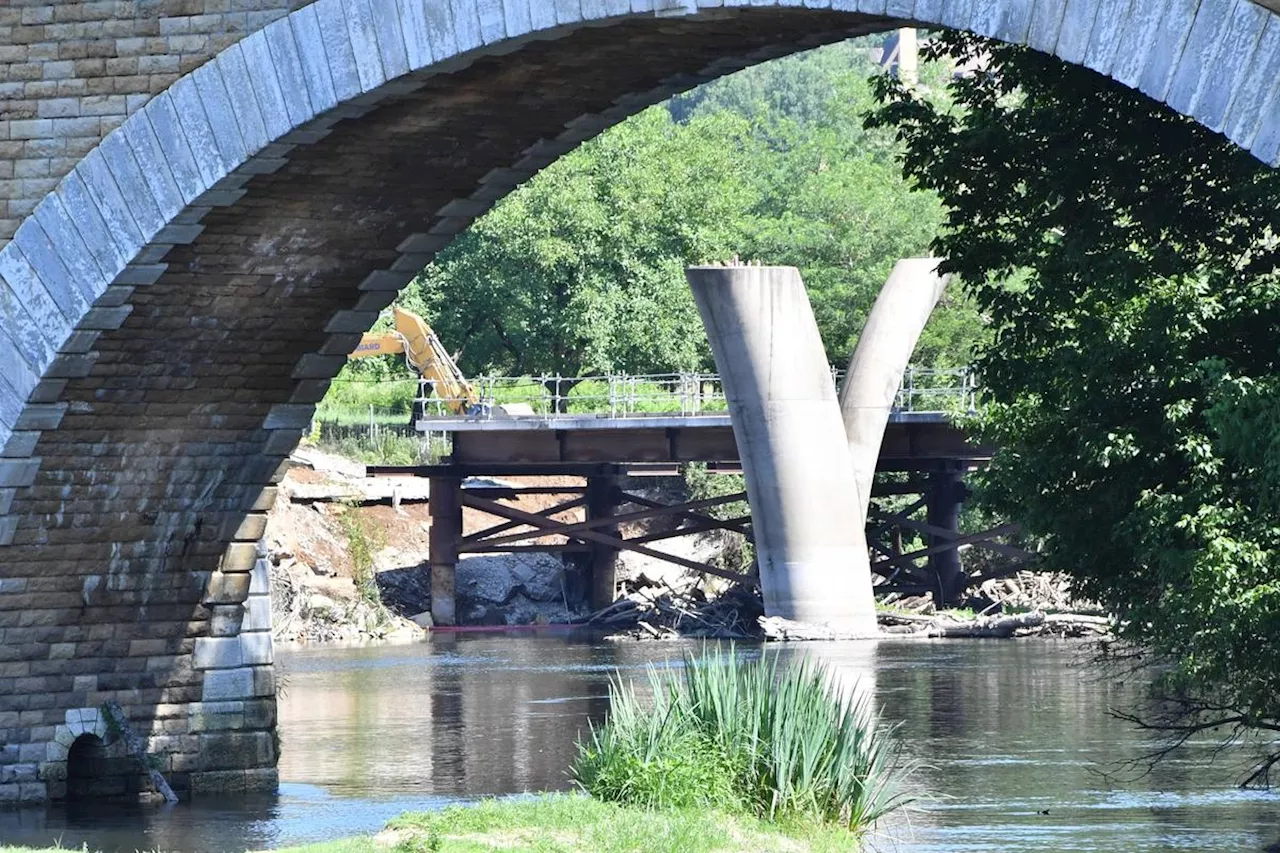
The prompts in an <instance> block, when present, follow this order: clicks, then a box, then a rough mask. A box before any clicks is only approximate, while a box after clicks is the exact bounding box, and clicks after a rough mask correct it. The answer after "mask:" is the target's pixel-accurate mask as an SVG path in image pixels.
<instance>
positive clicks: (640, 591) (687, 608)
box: [582, 575, 763, 640]
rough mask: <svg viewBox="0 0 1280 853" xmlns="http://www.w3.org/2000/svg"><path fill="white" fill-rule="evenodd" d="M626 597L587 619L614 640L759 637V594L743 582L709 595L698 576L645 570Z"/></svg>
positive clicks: (626, 590) (587, 623) (628, 588)
mask: <svg viewBox="0 0 1280 853" xmlns="http://www.w3.org/2000/svg"><path fill="white" fill-rule="evenodd" d="M623 590H624V591H623V596H622V597H621V598H619V599H618V600H617V601H615V602H614V603H613V604H610V605H609V606H608V607H604V608H602V609H600V610H597V611H596V612H595V613H592V614H591V615H590V616H588V617H587V618H586V619H585V620H584V621H583V623H582V624H584V625H585V626H587V627H591V628H595V629H599V630H605V631H608V632H609V636H610V637H611V638H615V639H640V640H660V639H673V638H675V637H702V638H707V639H724V640H747V639H758V638H759V637H760V630H759V628H758V627H756V625H755V619H756V617H757V616H759V615H760V614H761V612H762V610H763V608H762V606H761V604H760V598H759V596H758V595H757V594H755V593H754V592H752V591H750V590H747V589H744V588H743V587H742V586H740V585H739V586H734V587H730V588H729V589H727V590H725V591H724V592H722V593H721V594H720V595H718V596H715V597H714V598H712V597H709V596H708V595H707V593H706V592H705V591H704V589H703V588H702V586H701V585H700V583H699V579H698V578H689V579H685V580H683V581H680V580H652V579H650V578H648V577H647V576H645V575H640V576H639V577H638V578H636V579H635V580H633V581H628V582H627V583H626V584H625V585H624V587H623Z"/></svg>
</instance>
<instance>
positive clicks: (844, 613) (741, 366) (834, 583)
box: [685, 266, 879, 637]
mask: <svg viewBox="0 0 1280 853" xmlns="http://www.w3.org/2000/svg"><path fill="white" fill-rule="evenodd" d="M685 274H686V276H687V277H688V279H689V285H690V286H691V287H692V288H693V298H694V301H695V302H697V304H698V312H699V313H700V314H701V315H702V321H703V323H704V324H705V326H706V329H707V338H708V340H709V341H710V342H711V351H712V353H713V354H714V355H715V360H716V367H717V368H718V369H719V371H720V377H721V382H722V383H723V384H724V392H725V397H726V398H727V399H728V402H729V414H730V416H731V418H732V420H733V433H734V437H735V438H736V439H737V443H738V453H739V457H740V458H741V460H742V470H743V474H744V475H745V478H746V481H747V494H748V496H749V501H750V504H751V518H752V532H753V533H754V539H755V546H756V562H757V564H758V565H759V570H760V591H761V593H762V594H763V596H764V609H765V613H766V615H769V616H781V617H783V618H784V619H791V620H794V621H797V622H805V623H812V624H825V625H828V626H830V627H831V628H833V629H835V630H837V631H839V632H840V633H842V634H851V635H857V636H867V637H873V636H876V635H877V634H878V633H879V632H878V629H877V627H876V613H875V599H874V597H873V596H872V592H871V570H870V564H869V562H868V558H867V543H866V540H865V538H864V535H863V530H862V527H861V525H858V524H856V523H851V519H856V518H857V517H858V496H857V492H856V490H855V489H854V480H853V466H852V464H851V463H850V461H849V444H848V440H847V439H846V438H845V433H844V424H843V423H842V422H841V420H840V409H839V406H838V404H837V402H836V389H835V382H834V380H833V379H832V376H831V371H830V369H828V367H827V357H826V353H825V351H824V350H823V348H822V339H821V337H819V335H818V324H817V323H816V322H815V321H814V319H813V310H812V308H810V306H809V295H808V294H807V293H806V292H805V289H804V283H803V282H802V281H801V280H800V272H799V271H798V270H797V269H795V268H794V267H757V266H729V267H693V268H690V269H689V270H687V271H686V273H685Z"/></svg>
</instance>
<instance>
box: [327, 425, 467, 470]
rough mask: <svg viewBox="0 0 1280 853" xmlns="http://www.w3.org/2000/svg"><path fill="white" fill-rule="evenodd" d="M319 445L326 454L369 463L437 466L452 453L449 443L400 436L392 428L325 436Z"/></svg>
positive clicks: (413, 436)
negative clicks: (444, 457) (441, 459)
mask: <svg viewBox="0 0 1280 853" xmlns="http://www.w3.org/2000/svg"><path fill="white" fill-rule="evenodd" d="M316 446H317V447H319V448H320V449H321V450H323V451H324V452H325V453H331V454H333V455H334V456H341V457H343V458H345V459H354V460H355V461H357V462H363V463H364V464H366V465H434V464H436V463H437V462H439V461H440V457H442V456H444V455H446V454H447V453H448V452H449V448H448V446H447V444H446V443H444V442H441V441H439V440H431V441H428V440H425V439H423V437H422V436H421V435H401V434H399V433H397V432H393V431H391V430H379V431H375V432H355V431H351V432H349V433H347V434H344V435H341V436H340V437H337V438H330V437H327V436H324V437H322V438H321V439H320V440H319V441H317V442H316Z"/></svg>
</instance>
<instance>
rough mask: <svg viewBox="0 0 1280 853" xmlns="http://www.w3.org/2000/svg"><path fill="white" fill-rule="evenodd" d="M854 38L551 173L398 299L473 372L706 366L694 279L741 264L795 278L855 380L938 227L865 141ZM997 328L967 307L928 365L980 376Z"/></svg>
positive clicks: (940, 331) (931, 338)
mask: <svg viewBox="0 0 1280 853" xmlns="http://www.w3.org/2000/svg"><path fill="white" fill-rule="evenodd" d="M874 68H875V66H874V64H873V63H871V62H870V61H869V60H868V59H867V57H866V46H865V44H860V43H856V42H855V43H847V44H839V45H832V46H830V47H827V48H824V49H821V50H816V51H812V52H810V53H807V54H804V55H801V56H796V57H791V58H787V59H783V60H778V61H775V62H770V63H766V64H765V65H762V66H759V67H756V68H751V69H747V70H745V71H743V72H740V73H738V74H734V75H731V76H730V77H727V78H725V79H723V80H720V81H716V82H714V83H711V84H708V85H707V86H704V87H700V88H699V89H697V90H695V91H694V92H693V93H690V94H688V95H684V96H681V97H680V98H677V99H674V100H673V101H671V102H669V103H668V104H667V105H664V106H658V107H654V108H652V109H649V110H646V111H645V112H643V113H641V114H640V115H638V116H635V117H633V118H632V119H630V120H628V121H626V122H624V123H622V124H620V125H619V126H617V127H615V128H613V129H611V130H609V131H606V132H605V133H603V134H601V136H600V137H598V138H597V139H595V140H592V141H590V142H587V143H585V144H584V145H583V146H582V147H581V148H579V149H578V150H577V151H575V152H573V153H571V154H569V155H567V156H565V157H564V158H562V159H561V160H560V161H558V162H556V163H554V164H552V165H551V166H550V167H548V168H547V169H545V170H543V172H542V173H540V174H539V175H537V176H536V177H534V178H533V179H532V180H530V181H529V182H528V183H527V184H526V185H524V186H523V187H521V188H520V189H519V190H517V191H516V192H514V193H513V194H512V195H511V196H509V197H508V198H507V199H505V200H503V201H502V202H501V203H499V204H498V205H497V206H496V207H495V208H494V209H493V210H492V211H491V212H490V213H489V214H488V215H487V216H485V217H483V218H481V219H480V220H478V221H477V222H476V224H475V225H473V226H472V228H471V229H470V230H469V231H468V232H466V233H465V234H463V235H462V236H460V237H459V238H458V240H457V241H455V242H454V243H453V244H452V245H451V246H449V247H448V248H447V249H446V250H445V251H443V252H442V253H441V254H440V256H439V257H438V258H437V259H436V261H435V262H434V263H433V264H432V265H431V266H429V267H428V268H427V269H426V270H425V271H424V272H423V275H422V276H421V277H420V278H419V280H418V281H417V282H415V284H414V285H413V286H411V288H410V289H409V291H408V292H407V293H406V294H405V295H404V296H403V297H402V300H403V301H404V303H405V304H406V306H407V307H409V308H410V309H411V310H416V311H420V312H421V313H423V314H424V315H425V316H427V317H429V318H430V319H431V322H432V324H433V325H434V326H435V327H436V329H437V330H438V331H439V332H440V335H441V338H442V340H444V341H445V343H446V345H447V346H449V347H450V348H452V349H455V350H457V351H459V352H460V356H461V358H460V363H461V365H462V367H463V369H464V371H466V372H468V373H470V374H479V373H517V374H542V373H546V374H556V373H560V374H564V375H576V374H580V373H598V372H606V371H626V372H632V373H639V372H669V371H677V370H682V369H691V368H698V369H705V368H708V367H710V352H709V349H708V347H707V343H706V340H705V335H704V333H703V330H702V324H701V322H700V320H699V318H698V315H697V312H696V309H695V308H694V305H693V301H692V298H691V297H690V294H689V291H688V286H687V285H686V283H685V280H684V272H683V268H684V267H685V266H686V265H688V264H693V263H701V262H706V261H720V260H726V259H728V258H730V257H732V256H734V255H738V256H740V257H742V258H744V259H749V260H758V261H762V262H765V263H777V264H792V265H795V266H797V267H799V268H800V270H801V273H802V274H803V276H804V278H805V281H806V283H807V284H808V285H809V291H810V297H811V299H812V302H813V305H814V309H815V314H816V315H817V319H818V324H819V329H820V331H821V332H822V335H823V340H824V342H825V343H826V347H827V352H828V356H829V357H830V359H831V361H832V364H835V365H838V366H840V367H843V366H844V365H845V363H846V361H847V359H848V357H849V354H850V352H851V351H852V348H853V346H854V344H855V343H856V339H857V334H858V332H859V330H860V329H861V327H862V323H863V321H864V319H865V317H866V313H867V311H869V310H870V307H871V304H872V302H873V301H874V300H875V297H876V294H877V293H878V292H879V288H880V286H881V284H882V283H883V282H884V279H885V278H886V277H887V275H888V273H889V271H890V270H891V269H892V267H893V264H894V262H895V261H897V259H898V258H900V257H904V256H910V255H917V254H920V253H922V252H925V251H927V249H928V245H929V241H930V239H931V238H932V236H933V234H934V233H935V231H936V229H937V226H938V224H939V222H940V220H941V216H942V213H941V209H940V208H939V206H938V203H937V201H936V199H935V198H934V197H933V196H932V194H930V193H915V192H912V191H911V189H910V187H909V186H908V185H907V183H906V181H905V180H903V178H902V176H901V174H900V172H899V169H898V167H897V165H896V161H895V159H894V154H895V151H896V143H895V142H894V140H893V138H892V134H891V133H890V132H888V131H882V130H870V131H869V130H866V129H864V128H863V127H862V121H861V118H860V117H859V110H860V109H862V108H865V107H866V106H868V105H869V104H870V103H871V90H870V87H869V85H868V83H867V79H866V75H867V74H868V73H870V72H871V71H872V70H874ZM982 329H983V326H982V324H981V323H980V322H979V320H978V317H977V312H976V310H975V308H974V306H973V304H972V302H971V301H968V300H966V299H964V298H962V297H959V296H956V297H953V298H951V299H949V300H948V302H947V305H946V306H945V307H944V308H942V309H940V311H939V319H938V320H937V321H935V323H934V324H932V325H931V329H930V330H928V331H926V335H925V340H926V343H925V345H924V346H923V347H922V352H923V353H925V354H926V356H927V358H928V360H929V361H928V363H930V364H938V365H944V366H959V365H962V364H966V363H967V360H968V357H969V351H970V350H971V349H972V346H973V343H974V342H975V341H976V340H977V339H978V338H979V337H980V336H981V334H982Z"/></svg>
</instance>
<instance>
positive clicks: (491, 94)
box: [0, 0, 1280, 803]
mask: <svg viewBox="0 0 1280 853" xmlns="http://www.w3.org/2000/svg"><path fill="white" fill-rule="evenodd" d="M1271 2H1274V0H1271ZM1276 8H1280V5H1277V6H1276ZM908 22H911V23H916V24H918V25H922V26H934V25H937V26H944V27H954V28H961V29H966V30H971V31H974V32H977V33H981V34H985V35H989V36H993V37H995V38H998V39H1003V40H1005V41H1009V42H1015V43H1021V44H1027V45H1030V46H1031V47H1033V48H1036V49H1038V50H1043V51H1047V52H1051V53H1054V54H1056V55H1058V56H1060V57H1062V58H1063V59H1065V60H1067V61H1069V62H1073V63H1080V64H1084V65H1086V66H1088V67H1090V68H1093V69H1095V70H1097V71H1099V72H1101V73H1103V74H1108V75H1110V76H1112V77H1114V78H1115V79H1117V80H1119V81H1121V82H1123V83H1124V84H1127V85H1129V86H1132V87H1135V88H1137V89H1140V90H1141V91H1143V92H1145V93H1147V94H1148V95H1150V96H1151V97H1153V98H1157V99H1159V100H1163V101H1165V102H1167V103H1169V104H1170V105H1171V106H1172V107H1173V108H1174V109H1177V110H1179V111H1181V112H1183V113H1186V114H1188V115H1192V116H1194V117H1195V118H1196V119H1198V120H1199V121H1201V122H1202V123H1203V124H1205V125H1206V126H1208V127H1210V128H1213V129H1215V130H1219V131H1222V132H1223V133H1225V134H1226V135H1227V136H1229V137H1230V138H1231V139H1233V140H1235V141H1236V142H1238V143H1239V144H1240V145H1242V146H1243V147H1245V148H1247V149H1249V150H1251V151H1252V152H1253V153H1254V154H1255V155H1257V156H1258V157H1259V158H1260V159H1262V160H1263V161H1266V162H1268V163H1274V162H1275V161H1276V160H1277V157H1278V156H1280V17H1278V16H1277V13H1276V12H1273V11H1271V10H1269V9H1268V8H1265V7H1264V5H1258V4H1256V3H1254V2H1251V0H754V2H751V3H740V2H737V0H317V2H298V0H294V1H293V2H285V0H112V2H105V0H91V1H90V2H66V1H65V0H63V1H62V2H49V0H12V2H9V3H5V4H3V8H0V246H2V248H0V803H3V802H9V801H18V800H24V801H32V800H41V799H44V798H48V797H52V798H57V797H60V796H63V795H64V794H65V793H66V790H67V785H66V781H65V780H66V775H67V756H68V751H69V748H70V746H71V745H72V743H73V742H74V741H75V740H76V739H77V738H78V737H82V736H85V735H86V734H87V735H89V736H92V735H93V733H95V732H97V731H98V729H100V728H101V724H100V722H99V717H98V713H99V711H98V709H99V708H100V706H102V705H103V703H106V702H108V701H111V700H117V701H119V702H120V704H121V705H122V706H123V707H124V709H125V711H126V712H127V713H128V714H129V715H130V717H131V718H132V721H133V724H134V726H135V727H136V728H137V729H138V731H139V732H141V734H142V735H143V736H144V737H145V738H147V739H148V741H147V743H148V749H149V750H150V751H151V752H152V753H154V754H156V755H158V756H159V759H158V760H159V761H160V763H161V767H162V768H163V769H164V770H166V771H167V772H168V774H169V776H170V778H171V780H172V781H173V782H174V783H175V786H176V787H178V788H179V789H180V790H186V791H194V792H199V791H204V790H229V789H231V790H237V789H238V790H243V789H255V788H269V787H272V786H274V784H275V771H274V767H275V759H276V756H275V746H274V740H273V737H272V730H273V727H274V723H275V710H274V709H275V705H274V684H273V677H272V670H271V650H270V642H269V634H267V633H265V632H266V630H267V627H268V625H267V614H266V613H265V611H264V609H263V607H262V605H263V604H264V603H265V598H264V597H262V596H260V595H257V593H260V592H264V591H265V590H264V588H263V586H262V584H263V580H264V578H263V576H262V573H261V571H260V570H259V571H256V572H255V563H256V559H257V555H256V551H255V545H254V542H255V541H256V540H257V539H258V538H259V535H260V533H261V531H262V528H263V526H264V523H265V517H264V515H263V513H264V511H265V510H266V509H267V508H268V506H269V505H270V503H271V501H272V497H273V492H272V487H271V485H270V484H271V483H272V481H273V478H274V477H275V476H276V472H277V468H278V466H279V465H280V463H281V462H282V460H283V459H284V458H285V456H286V455H287V453H288V452H289V450H290V449H291V448H292V447H293V445H294V443H295V442H296V441H297V440H298V438H299V435H300V434H301V431H302V430H303V429H304V428H305V427H306V426H307V424H308V421H309V420H310V416H311V412H312V407H313V405H314V404H315V403H316V401H317V400H319V399H320V397H321V396H322V395H323V394H324V392H325V389H326V388H327V387H328V381H329V379H330V378H331V377H332V376H333V375H334V374H335V373H336V372H337V371H338V369H339V368H340V367H341V365H342V363H343V361H344V357H345V354H346V353H347V352H349V351H350V350H351V349H352V348H353V346H354V344H355V343H356V341H357V340H358V336H359V333H360V332H361V331H363V330H364V329H365V328H367V327H368V326H369V325H370V324H371V322H372V321H373V320H374V318H375V317H376V316H377V312H378V311H379V310H380V309H382V308H384V307H385V306H386V305H387V304H388V303H389V302H390V301H391V299H392V298H393V297H394V295H395V293H396V291H397V289H398V288H400V287H401V286H403V285H404V284H405V283H407V282H408V281H409V279H410V278H411V277H412V276H413V274H414V272H415V271H416V270H418V269H420V268H421V267H422V266H423V265H424V264H425V263H426V262H427V261H428V260H430V259H431V257H432V255H433V253H435V252H437V251H439V250H440V249H441V248H442V247H444V246H445V245H446V244H448V242H449V241H450V240H451V239H452V237H453V236H454V235H455V234H457V233H458V232H459V231H461V230H462V229H464V228H466V227H467V225H468V224H469V223H470V222H471V221H472V220H473V219H474V218H475V217H476V216H478V215H480V214H481V213H483V212H484V211H485V210H486V209H488V208H489V207H490V206H491V205H492V204H493V203H494V202H495V201H496V200H498V199H500V198H502V196H504V195H505V194H506V193H507V192H509V191H510V190H511V189H512V188H513V187H515V186H516V185H517V184H518V183H520V182H521V181H523V180H525V179H527V178H529V177H530V176H531V175H533V174H534V173H536V172H537V171H538V170H539V169H541V168H542V167H544V166H546V165H547V164H549V163H551V162H552V161H553V160H555V159H556V158H557V157H559V156H560V155H562V154H563V153H565V152H566V151H569V150H570V149H572V148H573V147H574V146H575V145H577V144H578V143H579V142H581V141H582V140H585V139H588V138H590V137H592V136H593V135H595V134H597V133H599V132H600V131H601V130H603V129H604V128H606V127H609V126H610V125H612V124H614V123H616V122H618V121H621V120H622V119H624V118H626V117H627V116H629V115H631V114H633V113H635V112H637V111H638V110H640V109H642V108H644V107H645V106H647V105H649V104H653V103H655V102H658V101H661V100H663V99H665V98H667V97H668V96H670V95H672V94H674V93H676V92H680V91H682V90H684V89H687V88H689V87H692V86H694V85H696V84H698V83H701V82H703V81H706V80H710V79H712V78H714V77H717V76H720V75H723V74H726V73H729V72H732V71H734V70H737V69H740V68H743V67H745V66H748V65H751V64H753V63H758V62H762V61H765V60H768V59H770V58H773V57H777V56H782V55H784V54H788V53H791V52H793V51H797V50H802V49H805V48H809V47H813V46H816V45H820V44H824V43H827V42H832V41H836V40H839V39H844V38H847V37H850V36H855V35H861V34H866V33H872V32H876V31H882V30H887V29H890V28H893V27H897V26H900V25H903V24H904V23H908Z"/></svg>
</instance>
